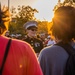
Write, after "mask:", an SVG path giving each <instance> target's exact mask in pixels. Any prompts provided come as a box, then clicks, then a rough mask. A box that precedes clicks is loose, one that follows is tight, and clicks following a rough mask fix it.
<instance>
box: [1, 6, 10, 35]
mask: <svg viewBox="0 0 75 75" xmlns="http://www.w3.org/2000/svg"><path fill="white" fill-rule="evenodd" d="M9 21H10V14H9V11H8V8H7V7H3V8H2V9H1V6H0V35H2V34H4V33H5V31H6V30H8V23H9Z"/></svg>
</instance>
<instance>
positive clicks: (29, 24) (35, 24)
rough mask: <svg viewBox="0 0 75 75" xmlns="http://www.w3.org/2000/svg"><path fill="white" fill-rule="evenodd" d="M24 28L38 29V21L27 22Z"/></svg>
mask: <svg viewBox="0 0 75 75" xmlns="http://www.w3.org/2000/svg"><path fill="white" fill-rule="evenodd" d="M23 27H24V28H25V29H27V28H29V27H36V28H37V22H36V21H28V22H26V23H25V24H24V25H23Z"/></svg>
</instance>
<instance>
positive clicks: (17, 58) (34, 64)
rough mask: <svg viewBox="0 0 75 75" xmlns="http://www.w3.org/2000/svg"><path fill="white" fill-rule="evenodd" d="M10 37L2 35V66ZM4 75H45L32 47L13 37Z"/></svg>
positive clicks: (0, 51) (0, 62) (0, 38)
mask: <svg viewBox="0 0 75 75" xmlns="http://www.w3.org/2000/svg"><path fill="white" fill-rule="evenodd" d="M8 40H9V38H7V37H4V36H0V67H1V65H2V59H3V56H4V52H5V49H6V45H7V43H8ZM2 75H43V74H42V71H41V68H40V65H39V62H38V60H37V57H36V55H35V53H34V50H33V49H32V47H31V46H30V45H29V44H27V43H26V42H23V41H20V40H16V39H13V40H12V42H11V46H10V50H9V53H8V56H7V59H6V62H5V65H4V69H3V74H2Z"/></svg>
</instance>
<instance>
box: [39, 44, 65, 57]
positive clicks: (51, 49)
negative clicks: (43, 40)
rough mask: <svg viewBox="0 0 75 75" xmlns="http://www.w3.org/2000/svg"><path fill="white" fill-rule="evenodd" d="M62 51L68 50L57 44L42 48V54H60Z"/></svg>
mask: <svg viewBox="0 0 75 75" xmlns="http://www.w3.org/2000/svg"><path fill="white" fill-rule="evenodd" d="M60 53H63V54H64V53H66V51H65V50H64V49H63V48H62V47H60V46H57V45H52V46H48V47H45V48H43V49H42V50H41V52H40V54H41V55H44V56H45V55H54V54H60Z"/></svg>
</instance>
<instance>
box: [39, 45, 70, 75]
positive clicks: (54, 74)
mask: <svg viewBox="0 0 75 75" xmlns="http://www.w3.org/2000/svg"><path fill="white" fill-rule="evenodd" d="M68 57H69V55H68V53H67V52H66V51H65V50H64V49H63V48H62V47H60V46H57V45H53V46H48V47H45V48H44V49H43V50H42V51H41V53H40V55H39V58H38V59H39V62H40V66H41V68H42V71H43V74H44V75H64V74H63V73H64V69H65V65H66V62H67V59H68Z"/></svg>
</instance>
